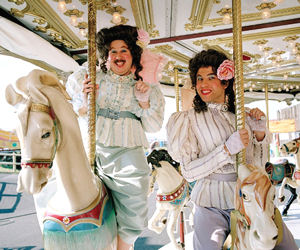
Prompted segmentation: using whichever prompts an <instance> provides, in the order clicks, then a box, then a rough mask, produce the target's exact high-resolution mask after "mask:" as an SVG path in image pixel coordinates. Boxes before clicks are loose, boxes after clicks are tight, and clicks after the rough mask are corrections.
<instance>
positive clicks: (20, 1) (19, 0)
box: [8, 0, 25, 5]
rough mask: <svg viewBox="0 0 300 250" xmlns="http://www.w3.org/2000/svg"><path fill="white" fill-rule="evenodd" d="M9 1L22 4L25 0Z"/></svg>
mask: <svg viewBox="0 0 300 250" xmlns="http://www.w3.org/2000/svg"><path fill="white" fill-rule="evenodd" d="M8 2H11V3H15V4H16V5H22V4H23V3H25V0H8Z"/></svg>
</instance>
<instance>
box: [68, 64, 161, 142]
mask: <svg viewBox="0 0 300 250" xmlns="http://www.w3.org/2000/svg"><path fill="white" fill-rule="evenodd" d="M85 74H87V70H86V68H84V67H82V68H81V69H80V70H79V71H77V72H75V73H73V74H71V75H70V76H69V78H68V81H67V83H66V89H67V91H68V93H69V95H70V96H71V98H72V101H71V102H72V104H73V108H74V110H75V112H77V113H78V110H79V109H80V108H81V107H82V104H83V93H82V82H83V80H84V76H85ZM96 83H97V84H99V91H98V93H99V94H98V96H97V97H96V98H97V99H96V112H97V110H98V109H99V108H101V109H108V108H109V109H112V110H114V111H129V112H131V113H133V114H134V115H136V116H137V117H139V118H140V119H141V121H138V120H135V119H131V118H127V117H126V118H119V119H118V120H114V119H110V118H106V117H103V116H97V120H96V142H97V143H101V144H104V145H105V146H121V147H135V146H143V147H145V148H147V147H149V144H148V141H147V138H146V135H145V132H150V133H151V132H157V131H158V130H160V128H161V127H162V123H163V119H164V106H165V101H164V97H163V94H162V92H161V90H160V87H159V84H151V85H150V88H151V92H150V97H149V100H150V108H148V109H142V108H141V107H140V106H139V104H138V101H137V99H136V98H135V95H134V86H135V83H136V81H135V80H134V76H133V74H130V75H128V76H119V75H116V74H114V73H113V72H112V71H108V72H107V74H105V73H103V72H102V71H98V72H97V74H96Z"/></svg>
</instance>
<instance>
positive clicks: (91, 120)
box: [88, 0, 97, 169]
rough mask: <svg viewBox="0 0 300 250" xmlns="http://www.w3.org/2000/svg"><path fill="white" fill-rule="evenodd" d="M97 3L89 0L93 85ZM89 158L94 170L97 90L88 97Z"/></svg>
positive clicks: (89, 45)
mask: <svg viewBox="0 0 300 250" xmlns="http://www.w3.org/2000/svg"><path fill="white" fill-rule="evenodd" d="M96 60H97V58H96V3H95V0H88V65H89V77H90V79H91V83H92V84H94V87H95V85H96ZM88 134H89V136H88V158H89V163H90V166H91V168H92V169H94V162H95V150H96V138H95V137H96V88H94V91H92V92H90V93H89V95H88Z"/></svg>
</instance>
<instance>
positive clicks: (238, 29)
mask: <svg viewBox="0 0 300 250" xmlns="http://www.w3.org/2000/svg"><path fill="white" fill-rule="evenodd" d="M232 23H233V38H234V39H233V60H234V64H235V67H234V77H235V103H236V104H235V114H236V129H237V130H239V129H242V128H245V108H244V104H245V102H244V79H243V49H242V18H241V0H232ZM245 163H246V150H245V149H244V150H242V151H241V152H240V153H238V155H237V166H239V165H240V164H245Z"/></svg>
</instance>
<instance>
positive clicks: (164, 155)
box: [147, 149, 180, 171]
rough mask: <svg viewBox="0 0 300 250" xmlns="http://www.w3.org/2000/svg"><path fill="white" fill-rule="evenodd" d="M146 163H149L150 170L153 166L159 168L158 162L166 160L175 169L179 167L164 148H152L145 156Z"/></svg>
mask: <svg viewBox="0 0 300 250" xmlns="http://www.w3.org/2000/svg"><path fill="white" fill-rule="evenodd" d="M147 161H148V164H149V163H151V165H152V170H154V168H161V164H160V162H162V161H166V162H168V163H170V164H171V165H172V166H173V167H174V168H175V169H176V170H177V171H178V168H179V165H180V164H179V163H178V162H176V161H174V160H173V159H172V157H171V156H170V155H169V153H168V151H167V150H165V149H159V150H156V149H154V150H153V151H152V152H151V153H150V154H149V155H148V156H147Z"/></svg>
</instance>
